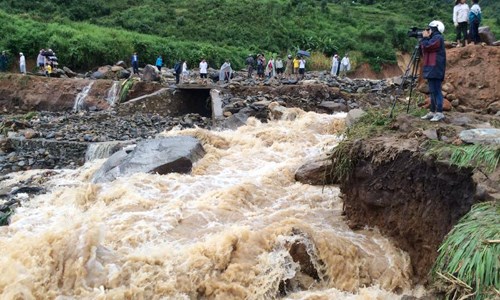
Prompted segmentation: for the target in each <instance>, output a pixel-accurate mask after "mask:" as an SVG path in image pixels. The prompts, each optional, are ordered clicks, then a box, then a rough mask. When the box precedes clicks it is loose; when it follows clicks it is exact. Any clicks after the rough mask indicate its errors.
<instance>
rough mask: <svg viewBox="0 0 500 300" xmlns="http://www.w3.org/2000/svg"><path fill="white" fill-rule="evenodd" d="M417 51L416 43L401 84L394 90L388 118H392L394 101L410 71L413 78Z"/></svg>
mask: <svg viewBox="0 0 500 300" xmlns="http://www.w3.org/2000/svg"><path fill="white" fill-rule="evenodd" d="M419 51H420V44H419V43H417V45H416V46H415V48H414V49H413V53H412V55H411V59H410V62H409V63H408V66H407V67H406V70H405V73H404V75H403V79H402V80H401V84H400V86H399V87H398V88H397V89H396V92H395V97H394V100H393V102H392V107H391V113H390V114H389V118H392V117H393V113H394V108H395V107H396V101H397V100H398V96H399V95H400V94H401V91H402V90H403V89H404V85H405V82H406V81H407V80H408V76H409V75H410V70H411V73H412V76H413V77H412V78H414V77H415V76H414V75H413V73H415V72H416V71H414V70H415V69H418V63H417V61H418V60H419ZM413 81H414V79H413V80H412V83H411V86H410V87H412V86H413ZM408 109H409V107H408ZM408 109H407V110H408Z"/></svg>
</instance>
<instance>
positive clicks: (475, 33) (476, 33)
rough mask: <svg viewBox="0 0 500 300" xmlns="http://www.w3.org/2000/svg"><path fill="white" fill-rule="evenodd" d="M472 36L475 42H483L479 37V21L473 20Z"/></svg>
mask: <svg viewBox="0 0 500 300" xmlns="http://www.w3.org/2000/svg"><path fill="white" fill-rule="evenodd" d="M470 38H471V41H473V42H474V44H479V43H481V38H480V37H479V23H475V22H472V23H471V24H470Z"/></svg>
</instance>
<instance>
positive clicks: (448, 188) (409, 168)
mask: <svg viewBox="0 0 500 300" xmlns="http://www.w3.org/2000/svg"><path fill="white" fill-rule="evenodd" d="M495 119H496V118H495V117H489V116H479V115H474V114H469V115H464V114H460V113H457V114H450V115H449V116H448V119H447V120H446V121H445V122H444V123H441V124H433V123H430V122H427V121H422V120H420V118H417V117H414V116H409V115H402V116H399V117H398V118H397V119H395V120H393V121H392V122H390V123H389V124H387V125H386V126H381V127H384V128H383V129H382V131H383V132H378V133H376V134H374V135H372V136H371V137H366V136H364V137H361V138H358V139H356V138H353V137H351V138H350V139H348V140H347V142H346V144H344V145H343V147H344V149H345V150H339V152H334V153H336V158H337V161H339V160H338V159H341V160H342V159H343V160H342V161H343V162H341V163H343V164H344V167H343V168H344V170H346V169H348V172H347V176H346V177H344V179H343V180H341V184H340V186H341V191H342V193H343V194H344V212H345V214H346V216H347V219H348V221H349V226H351V227H352V228H358V229H360V228H364V227H365V226H369V227H377V228H379V229H380V231H381V232H382V233H383V234H384V235H386V236H388V237H390V238H391V239H392V240H393V241H394V243H395V245H396V246H398V247H399V248H400V249H402V250H404V251H406V252H408V254H409V255H410V258H411V263H412V268H413V272H414V275H415V280H416V281H417V282H426V281H427V280H428V279H429V277H428V275H429V272H430V270H431V268H432V265H433V263H434V261H435V259H436V258H437V255H438V252H437V250H438V248H439V246H440V245H441V243H442V241H443V239H444V237H445V236H446V234H447V233H448V232H449V231H450V230H451V229H452V227H453V226H454V225H455V224H456V223H457V222H458V221H459V219H460V218H461V217H462V216H463V215H464V214H466V213H467V212H468V211H469V210H470V208H471V206H472V205H473V204H474V203H476V202H480V201H484V200H491V199H498V196H499V195H500V194H499V191H500V186H499V182H500V181H499V173H500V171H499V168H497V169H496V171H494V172H490V173H488V174H487V172H485V171H484V169H482V167H477V168H475V169H474V168H472V167H467V168H458V167H457V166H455V165H453V164H450V161H449V160H447V159H441V158H439V159H438V157H437V156H435V155H434V154H432V151H431V150H432V149H435V148H432V147H436V146H435V145H450V144H451V145H459V144H460V143H462V142H461V141H460V139H459V137H458V135H459V133H460V132H461V131H462V130H464V129H469V128H482V127H491V124H496V123H495ZM464 120H467V121H466V122H465V123H463V121H464ZM460 122H462V124H460ZM458 124H460V125H458ZM354 130H357V129H354ZM377 130H380V128H378V129H377ZM448 143H449V144H448ZM341 147H342V146H341ZM444 155H447V156H448V157H449V155H450V153H444ZM347 162H348V163H347Z"/></svg>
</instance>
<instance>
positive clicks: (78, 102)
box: [73, 81, 94, 112]
mask: <svg viewBox="0 0 500 300" xmlns="http://www.w3.org/2000/svg"><path fill="white" fill-rule="evenodd" d="M93 84H94V81H91V82H90V83H89V84H88V85H87V86H86V87H84V88H83V89H82V91H81V92H79V93H78V94H77V95H76V98H75V104H74V105H73V111H75V112H76V111H80V110H82V109H83V107H84V104H85V99H86V98H87V96H88V95H89V92H90V89H91V88H92V85H93Z"/></svg>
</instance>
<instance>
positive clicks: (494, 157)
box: [427, 141, 500, 173]
mask: <svg viewBox="0 0 500 300" xmlns="http://www.w3.org/2000/svg"><path fill="white" fill-rule="evenodd" d="M427 155H431V156H434V157H436V159H439V160H447V161H448V162H449V163H450V164H452V165H455V166H457V167H459V168H464V167H473V168H479V169H481V170H483V171H484V172H486V173H492V172H494V171H495V170H496V168H497V167H498V166H499V163H500V147H498V146H489V145H481V144H477V145H459V146H457V145H453V144H447V143H444V142H439V141H429V142H428V143H427Z"/></svg>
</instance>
